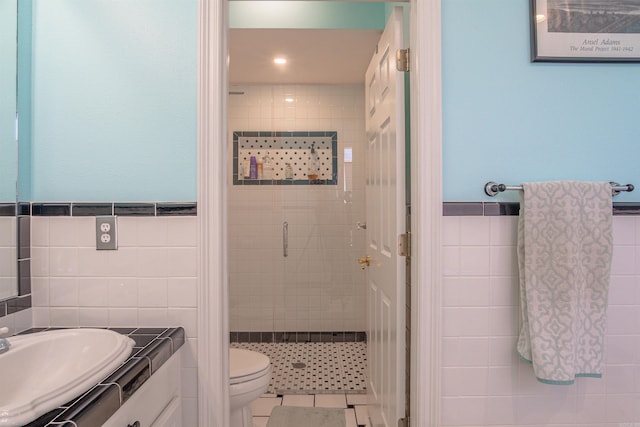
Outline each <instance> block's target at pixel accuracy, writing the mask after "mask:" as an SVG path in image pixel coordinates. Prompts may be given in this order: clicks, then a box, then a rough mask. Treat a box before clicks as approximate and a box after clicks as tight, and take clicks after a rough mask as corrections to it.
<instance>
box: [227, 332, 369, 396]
mask: <svg viewBox="0 0 640 427" xmlns="http://www.w3.org/2000/svg"><path fill="white" fill-rule="evenodd" d="M231 347H235V348H245V349H248V350H253V351H257V352H260V353H263V354H266V355H267V356H268V357H269V359H271V363H272V367H273V376H272V378H271V382H270V383H269V389H268V391H267V393H272V394H332V393H345V392H349V393H351V394H359V393H366V378H365V376H366V370H367V344H366V342H338V343H231Z"/></svg>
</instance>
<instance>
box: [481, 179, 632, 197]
mask: <svg viewBox="0 0 640 427" xmlns="http://www.w3.org/2000/svg"><path fill="white" fill-rule="evenodd" d="M610 184H611V195H612V196H617V195H618V194H620V192H621V191H628V192H631V191H633V190H634V188H635V187H634V186H633V184H626V185H620V184H618V183H617V182H610ZM507 190H522V185H505V184H497V183H495V182H493V181H489V182H487V183H486V184H485V185H484V193H485V194H486V195H487V196H491V197H495V196H496V195H497V194H498V193H502V192H503V191H507Z"/></svg>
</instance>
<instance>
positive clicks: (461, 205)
mask: <svg viewBox="0 0 640 427" xmlns="http://www.w3.org/2000/svg"><path fill="white" fill-rule="evenodd" d="M612 213H613V215H640V202H617V203H616V202H614V203H613V212H612ZM519 214H520V203H518V202H444V203H443V204H442V216H518V215H519Z"/></svg>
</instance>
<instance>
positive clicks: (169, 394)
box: [103, 348, 184, 427]
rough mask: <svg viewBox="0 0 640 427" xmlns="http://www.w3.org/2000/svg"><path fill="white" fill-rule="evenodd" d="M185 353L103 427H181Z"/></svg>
mask: <svg viewBox="0 0 640 427" xmlns="http://www.w3.org/2000/svg"><path fill="white" fill-rule="evenodd" d="M183 351H184V348H181V349H180V350H178V351H177V352H176V353H175V354H173V355H172V356H171V357H170V358H169V359H168V360H167V361H166V362H165V363H164V364H163V365H162V366H161V367H160V368H159V369H158V370H157V371H156V372H154V374H153V375H152V376H151V377H150V378H149V379H148V380H147V381H145V383H144V384H143V385H142V386H141V387H140V388H139V389H138V390H137V391H136V392H135V393H134V394H133V395H132V396H131V397H130V398H129V399H128V400H127V401H126V402H125V403H124V404H123V405H122V406H121V407H120V409H118V411H117V412H115V413H114V414H113V415H112V416H111V417H110V418H109V419H108V420H107V422H106V423H104V424H103V427H181V425H182V407H181V394H180V393H181V381H180V361H181V358H182V352H183ZM136 423H137V424H136Z"/></svg>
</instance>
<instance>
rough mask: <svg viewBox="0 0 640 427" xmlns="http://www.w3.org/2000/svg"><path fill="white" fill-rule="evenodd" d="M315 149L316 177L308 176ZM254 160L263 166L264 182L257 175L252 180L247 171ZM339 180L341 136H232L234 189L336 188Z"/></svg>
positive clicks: (311, 133) (296, 133)
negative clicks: (252, 187) (312, 186)
mask: <svg viewBox="0 0 640 427" xmlns="http://www.w3.org/2000/svg"><path fill="white" fill-rule="evenodd" d="M312 148H313V151H314V152H315V155H316V163H317V172H318V173H317V175H318V176H317V177H313V176H311V177H310V176H309V166H310V164H311V162H312ZM251 157H255V158H256V161H261V163H262V171H261V173H260V176H261V179H258V177H257V176H256V175H257V174H254V178H253V179H252V178H251V174H250V171H249V170H248V169H249V167H250V166H249V165H250V161H251ZM289 166H290V169H289ZM287 169H289V171H288V170H287ZM313 178H315V179H313ZM337 178H338V134H337V132H335V131H320V132H268V131H264V132H256V131H253V132H241V131H234V132H233V184H234V185H335V184H337V182H338V179H337Z"/></svg>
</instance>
